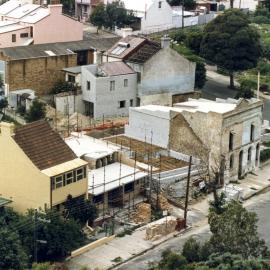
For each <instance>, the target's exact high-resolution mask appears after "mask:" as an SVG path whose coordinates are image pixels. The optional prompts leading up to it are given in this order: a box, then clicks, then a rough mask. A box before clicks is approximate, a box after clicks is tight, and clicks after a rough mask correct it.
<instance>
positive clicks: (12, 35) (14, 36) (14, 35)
mask: <svg viewBox="0 0 270 270" xmlns="http://www.w3.org/2000/svg"><path fill="white" fill-rule="evenodd" d="M16 39H17V36H16V34H11V41H12V43H14V42H16Z"/></svg>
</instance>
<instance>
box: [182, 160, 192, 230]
mask: <svg viewBox="0 0 270 270" xmlns="http://www.w3.org/2000/svg"><path fill="white" fill-rule="evenodd" d="M191 165H192V156H190V157H189V165H188V177H187V188H186V201H185V209H184V220H185V228H186V227H187V211H188V198H189V185H190V175H191Z"/></svg>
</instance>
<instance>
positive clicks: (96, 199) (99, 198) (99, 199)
mask: <svg viewBox="0 0 270 270" xmlns="http://www.w3.org/2000/svg"><path fill="white" fill-rule="evenodd" d="M103 200H104V194H100V195H97V196H94V197H93V203H103Z"/></svg>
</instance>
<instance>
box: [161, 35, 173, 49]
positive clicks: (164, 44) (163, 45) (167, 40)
mask: <svg viewBox="0 0 270 270" xmlns="http://www.w3.org/2000/svg"><path fill="white" fill-rule="evenodd" d="M170 42H171V39H170V38H169V37H168V35H164V36H163V37H162V38H161V48H162V49H166V48H169V47H170Z"/></svg>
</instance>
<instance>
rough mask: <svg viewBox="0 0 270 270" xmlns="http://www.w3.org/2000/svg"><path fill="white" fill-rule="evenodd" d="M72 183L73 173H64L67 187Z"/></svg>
mask: <svg viewBox="0 0 270 270" xmlns="http://www.w3.org/2000/svg"><path fill="white" fill-rule="evenodd" d="M72 182H73V172H67V173H66V185H69V184H71V183H72Z"/></svg>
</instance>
